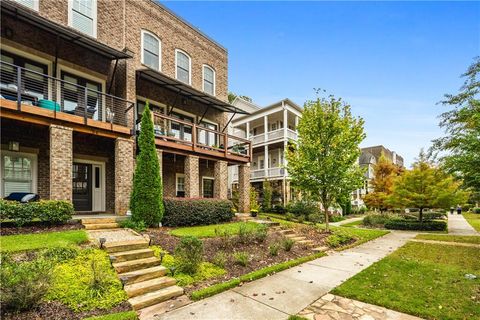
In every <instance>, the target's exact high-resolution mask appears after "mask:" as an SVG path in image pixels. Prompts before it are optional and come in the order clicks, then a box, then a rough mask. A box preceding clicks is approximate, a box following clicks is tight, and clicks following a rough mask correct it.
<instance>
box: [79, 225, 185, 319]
mask: <svg viewBox="0 0 480 320" xmlns="http://www.w3.org/2000/svg"><path fill="white" fill-rule="evenodd" d="M93 220H100V221H93ZM82 223H83V224H84V225H85V228H86V229H87V230H89V231H88V233H89V236H90V238H91V239H92V240H94V241H97V242H99V239H100V238H104V239H105V240H106V241H105V243H104V244H103V246H102V247H103V249H104V250H105V251H107V252H108V254H109V256H110V261H111V262H112V266H113V268H114V269H115V271H116V272H117V275H118V277H119V279H120V280H121V281H122V283H123V286H124V287H123V288H124V290H125V292H126V293H127V296H128V298H129V299H128V302H129V303H130V304H131V305H132V307H133V308H134V309H135V310H136V311H138V312H139V313H140V314H150V315H154V314H158V313H163V312H166V311H169V309H172V307H171V306H172V305H173V306H177V307H178V306H180V305H182V304H181V303H182V302H184V301H185V302H187V303H189V302H190V301H189V300H188V298H186V297H183V298H179V299H178V300H179V301H177V302H172V301H169V300H170V299H172V298H176V297H180V296H182V295H183V293H184V291H183V288H181V287H179V286H177V285H176V280H175V279H174V278H171V277H168V276H166V274H167V272H168V269H167V268H165V267H163V266H162V265H161V261H160V259H159V258H157V257H155V255H154V252H153V250H152V249H150V248H149V240H147V239H145V238H144V237H143V236H141V235H139V234H137V233H135V232H133V231H131V230H128V229H119V226H118V224H117V221H116V218H99V219H82ZM179 302H180V303H179ZM162 303H163V304H162Z"/></svg>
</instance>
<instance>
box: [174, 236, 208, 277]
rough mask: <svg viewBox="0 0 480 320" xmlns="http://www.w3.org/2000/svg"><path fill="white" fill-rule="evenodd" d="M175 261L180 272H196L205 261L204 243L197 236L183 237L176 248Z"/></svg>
mask: <svg viewBox="0 0 480 320" xmlns="http://www.w3.org/2000/svg"><path fill="white" fill-rule="evenodd" d="M175 262H176V265H177V270H178V271H179V272H183V273H187V274H194V273H195V272H197V270H198V267H199V266H200V264H201V263H202V262H203V243H202V241H200V240H199V239H198V238H196V237H190V236H189V237H183V238H182V239H181V240H180V243H179V244H178V246H177V247H176V248H175Z"/></svg>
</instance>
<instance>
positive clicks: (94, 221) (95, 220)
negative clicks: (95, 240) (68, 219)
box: [82, 218, 117, 224]
mask: <svg viewBox="0 0 480 320" xmlns="http://www.w3.org/2000/svg"><path fill="white" fill-rule="evenodd" d="M115 222H117V218H84V219H82V224H98V223H115Z"/></svg>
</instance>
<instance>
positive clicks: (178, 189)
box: [175, 173, 185, 198]
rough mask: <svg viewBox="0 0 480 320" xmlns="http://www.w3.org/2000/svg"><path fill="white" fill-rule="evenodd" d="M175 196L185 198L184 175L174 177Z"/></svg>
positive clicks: (178, 174)
mask: <svg viewBox="0 0 480 320" xmlns="http://www.w3.org/2000/svg"><path fill="white" fill-rule="evenodd" d="M175 196H177V197H181V198H183V197H185V175H184V174H183V173H177V174H176V175H175Z"/></svg>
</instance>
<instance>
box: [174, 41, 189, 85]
mask: <svg viewBox="0 0 480 320" xmlns="http://www.w3.org/2000/svg"><path fill="white" fill-rule="evenodd" d="M175 66H176V67H175V77H176V78H177V80H180V81H182V82H184V83H187V84H191V59H190V57H189V56H188V54H186V53H185V52H183V51H181V50H178V49H176V50H175Z"/></svg>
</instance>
